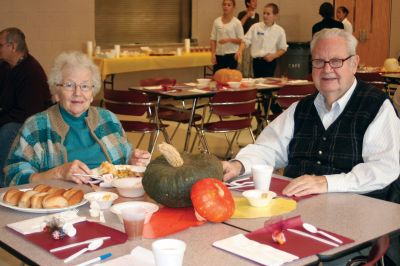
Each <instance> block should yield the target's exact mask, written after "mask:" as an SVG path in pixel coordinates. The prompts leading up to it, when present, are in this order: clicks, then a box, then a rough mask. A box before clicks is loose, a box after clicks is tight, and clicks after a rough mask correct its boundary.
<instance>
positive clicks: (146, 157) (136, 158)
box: [130, 149, 151, 166]
mask: <svg viewBox="0 0 400 266" xmlns="http://www.w3.org/2000/svg"><path fill="white" fill-rule="evenodd" d="M150 159H151V155H150V153H149V152H148V151H143V150H139V149H135V150H134V151H133V153H132V157H131V161H130V163H131V164H133V165H137V166H147V165H148V164H149V163H150Z"/></svg>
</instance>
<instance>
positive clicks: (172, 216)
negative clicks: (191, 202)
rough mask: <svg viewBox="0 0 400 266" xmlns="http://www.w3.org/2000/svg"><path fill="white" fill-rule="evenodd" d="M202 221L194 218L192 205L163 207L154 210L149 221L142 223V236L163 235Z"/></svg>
mask: <svg viewBox="0 0 400 266" xmlns="http://www.w3.org/2000/svg"><path fill="white" fill-rule="evenodd" d="M204 223H205V222H202V221H198V220H197V219H196V216H195V214H194V209H193V207H187V208H168V207H164V208H161V209H160V210H159V211H157V212H155V213H154V214H153V215H152V216H151V219H150V222H148V223H147V224H145V225H144V229H143V237H144V238H159V237H164V236H168V235H170V234H174V233H177V232H180V231H183V230H186V229H188V228H190V227H192V226H199V225H202V224H204Z"/></svg>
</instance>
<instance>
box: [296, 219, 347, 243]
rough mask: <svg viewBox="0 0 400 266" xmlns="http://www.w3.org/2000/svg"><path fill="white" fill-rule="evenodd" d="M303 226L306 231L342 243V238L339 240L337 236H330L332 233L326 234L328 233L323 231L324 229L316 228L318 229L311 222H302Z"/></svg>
mask: <svg viewBox="0 0 400 266" xmlns="http://www.w3.org/2000/svg"><path fill="white" fill-rule="evenodd" d="M303 227H304V229H306V230H307V231H308V232H310V233H313V234H320V235H323V236H325V237H327V238H329V239H331V240H333V241H335V242H337V243H339V244H342V243H343V242H342V240H340V239H338V238H336V237H334V236H332V235H330V234H328V233H326V232H324V231H320V230H318V229H317V228H316V227H315V226H314V225H312V224H308V223H303Z"/></svg>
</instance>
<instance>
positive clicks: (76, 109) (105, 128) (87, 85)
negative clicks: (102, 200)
mask: <svg viewBox="0 0 400 266" xmlns="http://www.w3.org/2000/svg"><path fill="white" fill-rule="evenodd" d="M49 85H50V90H51V93H52V96H53V99H54V100H55V102H57V104H55V105H53V106H52V107H50V108H49V109H47V110H46V111H44V112H41V113H38V114H36V115H34V116H32V117H30V118H29V119H28V120H27V121H26V122H25V124H24V125H23V126H22V128H21V130H20V132H19V134H18V136H17V138H16V139H15V141H14V144H13V147H12V149H11V151H10V154H9V158H8V160H7V163H6V167H5V168H4V171H5V177H6V184H8V185H16V184H25V183H29V182H33V181H39V180H43V179H64V180H72V181H74V182H76V183H79V184H81V183H86V182H88V178H87V177H83V176H79V174H91V170H90V169H91V168H95V167H98V166H99V165H100V164H101V162H103V161H109V162H111V163H113V164H129V163H131V164H144V163H146V162H147V160H148V158H150V154H149V153H148V152H145V151H140V150H135V151H134V152H133V155H131V154H132V148H131V145H130V144H129V143H128V141H127V139H126V136H125V132H124V130H123V129H122V126H121V124H120V122H119V121H118V119H117V117H116V116H115V115H114V114H113V113H111V112H110V111H108V110H105V109H103V108H99V107H93V106H90V104H91V103H92V101H93V97H94V96H95V95H96V94H97V93H98V92H99V90H100V86H101V80H100V73H99V69H98V68H97V66H96V65H95V64H94V63H93V62H92V60H90V59H89V58H88V57H87V56H86V55H84V54H82V53H80V52H70V53H62V54H61V55H59V56H58V57H57V58H56V60H55V65H54V67H53V69H52V70H51V73H50V75H49Z"/></svg>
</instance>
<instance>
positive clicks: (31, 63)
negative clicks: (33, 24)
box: [0, 28, 51, 186]
mask: <svg viewBox="0 0 400 266" xmlns="http://www.w3.org/2000/svg"><path fill="white" fill-rule="evenodd" d="M50 105H51V96H50V91H49V86H48V84H47V77H46V74H45V72H44V70H43V68H42V67H41V66H40V64H39V62H38V61H36V59H35V58H34V57H33V56H32V55H30V54H29V51H28V47H27V44H26V42H25V35H24V33H23V32H22V31H21V30H19V29H17V28H7V29H4V30H2V31H0V140H1V141H0V186H3V185H4V184H3V165H4V161H5V160H6V158H7V155H8V152H9V150H10V146H11V144H12V142H13V140H14V138H15V136H16V134H17V132H18V130H19V128H20V127H21V125H22V123H23V122H24V121H25V119H27V118H28V117H29V116H31V115H33V114H35V113H37V112H40V111H43V110H45V109H46V108H47V107H49V106H50Z"/></svg>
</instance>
